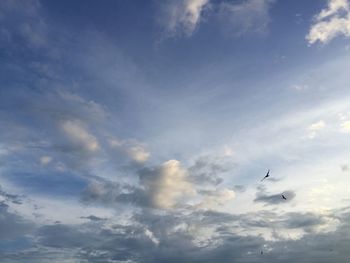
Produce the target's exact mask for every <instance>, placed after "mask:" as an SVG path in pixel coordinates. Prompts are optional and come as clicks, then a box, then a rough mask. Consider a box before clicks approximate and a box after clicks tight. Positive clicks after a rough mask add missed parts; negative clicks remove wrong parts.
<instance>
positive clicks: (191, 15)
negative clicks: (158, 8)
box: [160, 0, 209, 36]
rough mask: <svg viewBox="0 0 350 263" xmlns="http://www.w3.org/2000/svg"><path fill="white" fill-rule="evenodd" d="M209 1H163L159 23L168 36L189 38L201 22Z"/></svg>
mask: <svg viewBox="0 0 350 263" xmlns="http://www.w3.org/2000/svg"><path fill="white" fill-rule="evenodd" d="M208 3H209V0H180V1H165V2H164V3H163V4H162V18H161V19H160V23H161V24H162V26H163V27H164V28H165V30H166V32H167V33H168V34H170V35H179V34H185V35H187V36H190V35H191V34H192V33H193V31H194V30H195V29H196V28H197V26H198V24H199V23H200V20H201V14H202V12H203V10H204V9H205V7H206V6H207V5H208Z"/></svg>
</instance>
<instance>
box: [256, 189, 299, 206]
mask: <svg viewBox="0 0 350 263" xmlns="http://www.w3.org/2000/svg"><path fill="white" fill-rule="evenodd" d="M282 195H284V196H285V197H286V198H287V200H284V199H283V198H282ZM294 198H295V192H294V191H291V190H288V191H283V192H281V193H279V194H272V195H271V194H268V193H267V192H266V190H265V188H264V187H260V188H258V192H257V193H256V197H255V199H254V202H256V203H265V204H266V205H277V204H281V203H285V202H290V201H292V200H293V199H294Z"/></svg>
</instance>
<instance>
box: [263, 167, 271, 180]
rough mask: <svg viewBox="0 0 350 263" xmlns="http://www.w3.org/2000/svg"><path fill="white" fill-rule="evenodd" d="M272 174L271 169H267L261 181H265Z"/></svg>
mask: <svg viewBox="0 0 350 263" xmlns="http://www.w3.org/2000/svg"><path fill="white" fill-rule="evenodd" d="M269 176H270V169H269V170H268V171H267V173H266V175H265V176H264V178H263V179H261V182H262V181H264V180H265V179H266V178H267V177H269Z"/></svg>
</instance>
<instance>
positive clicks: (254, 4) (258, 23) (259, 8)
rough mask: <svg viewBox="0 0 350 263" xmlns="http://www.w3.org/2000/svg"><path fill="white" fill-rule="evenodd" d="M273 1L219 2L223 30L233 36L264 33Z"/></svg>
mask: <svg viewBox="0 0 350 263" xmlns="http://www.w3.org/2000/svg"><path fill="white" fill-rule="evenodd" d="M274 2H275V1H274V0H247V1H240V2H223V3H221V4H220V10H219V17H220V19H221V20H222V26H223V27H224V30H226V31H227V32H228V33H229V34H233V35H234V36H240V35H243V34H245V33H248V32H251V33H253V34H261V33H265V32H266V30H267V26H268V24H269V22H270V16H269V10H270V8H271V5H272V4H273V3H274Z"/></svg>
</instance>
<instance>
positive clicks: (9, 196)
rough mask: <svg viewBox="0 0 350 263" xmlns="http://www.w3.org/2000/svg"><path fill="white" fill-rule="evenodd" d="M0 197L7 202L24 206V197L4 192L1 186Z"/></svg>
mask: <svg viewBox="0 0 350 263" xmlns="http://www.w3.org/2000/svg"><path fill="white" fill-rule="evenodd" d="M0 196H2V197H3V198H4V199H5V200H6V201H9V202H12V203H14V204H17V205H20V204H22V197H21V196H19V195H14V194H9V193H6V192H5V191H4V190H2V188H1V186H0Z"/></svg>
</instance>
